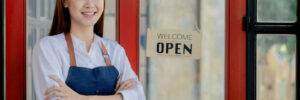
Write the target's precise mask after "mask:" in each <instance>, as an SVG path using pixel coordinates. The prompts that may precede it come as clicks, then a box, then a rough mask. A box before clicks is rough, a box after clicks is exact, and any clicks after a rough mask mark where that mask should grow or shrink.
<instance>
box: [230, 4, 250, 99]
mask: <svg viewBox="0 0 300 100" xmlns="http://www.w3.org/2000/svg"><path fill="white" fill-rule="evenodd" d="M245 15H246V0H226V47H225V100H246V32H245V31H244V30H243V17H244V16H245Z"/></svg>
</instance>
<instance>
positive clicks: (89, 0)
mask: <svg viewBox="0 0 300 100" xmlns="http://www.w3.org/2000/svg"><path fill="white" fill-rule="evenodd" d="M84 7H85V8H94V7H95V3H94V0H85V3H84Z"/></svg>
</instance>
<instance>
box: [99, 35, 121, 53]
mask: <svg viewBox="0 0 300 100" xmlns="http://www.w3.org/2000/svg"><path fill="white" fill-rule="evenodd" d="M98 38H99V39H100V40H101V41H102V42H103V44H104V45H105V47H106V48H108V49H111V50H117V51H119V50H123V47H122V46H121V45H120V44H119V43H118V42H117V41H115V40H111V39H107V38H103V37H99V36H98Z"/></svg>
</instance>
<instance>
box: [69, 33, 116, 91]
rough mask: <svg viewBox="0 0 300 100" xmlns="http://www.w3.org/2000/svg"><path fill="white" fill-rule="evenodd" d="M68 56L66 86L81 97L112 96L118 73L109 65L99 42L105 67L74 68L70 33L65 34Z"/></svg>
mask: <svg viewBox="0 0 300 100" xmlns="http://www.w3.org/2000/svg"><path fill="white" fill-rule="evenodd" d="M65 38H66V41H67V45H68V52H69V54H70V65H71V67H70V68H69V73H68V76H67V79H66V82H65V83H66V84H67V85H68V86H69V87H70V88H72V89H73V90H74V91H76V92H77V93H79V94H81V95H113V94H114V93H115V87H116V83H117V80H118V76H119V72H118V70H117V69H116V67H114V66H113V65H111V62H110V59H109V56H108V53H107V51H106V49H105V47H104V45H103V43H102V42H101V44H100V45H101V51H102V54H103V57H104V60H105V63H106V65H107V66H99V67H96V68H93V69H90V68H84V67H78V66H76V60H75V53H74V47H73V43H72V38H71V33H67V34H65Z"/></svg>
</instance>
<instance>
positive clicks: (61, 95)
mask: <svg viewBox="0 0 300 100" xmlns="http://www.w3.org/2000/svg"><path fill="white" fill-rule="evenodd" d="M56 96H58V97H63V96H64V94H62V93H61V92H54V93H52V94H51V95H48V96H47V97H46V98H45V100H50V99H51V98H53V97H56Z"/></svg>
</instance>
